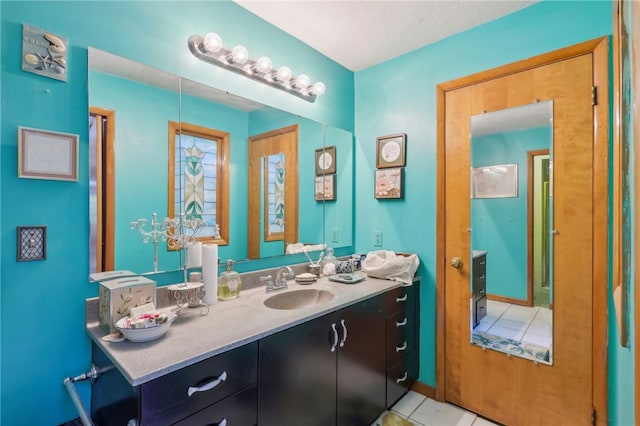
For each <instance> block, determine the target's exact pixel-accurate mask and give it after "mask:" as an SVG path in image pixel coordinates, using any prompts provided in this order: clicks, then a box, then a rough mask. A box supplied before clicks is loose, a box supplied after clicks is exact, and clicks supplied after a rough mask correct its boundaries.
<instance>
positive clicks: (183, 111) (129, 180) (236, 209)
mask: <svg viewBox="0 0 640 426" xmlns="http://www.w3.org/2000/svg"><path fill="white" fill-rule="evenodd" d="M89 105H90V106H91V111H92V112H91V115H92V118H93V119H92V123H93V124H92V127H91V135H92V140H91V142H90V149H92V150H93V151H92V153H91V154H90V155H91V159H92V160H93V159H95V158H102V159H101V160H99V161H97V162H96V163H95V164H93V165H92V172H91V173H92V176H93V178H92V181H91V212H90V214H91V218H90V220H91V236H92V241H91V244H90V247H91V260H92V261H91V264H92V266H91V272H94V271H99V270H118V269H127V270H130V271H133V272H136V273H146V272H148V271H152V270H153V269H154V266H153V265H154V262H153V251H154V250H153V244H150V243H149V244H143V243H142V238H141V235H140V233H139V232H137V231H132V230H131V229H130V223H131V222H132V221H134V220H137V219H141V218H145V219H147V221H148V224H147V227H149V226H150V225H149V224H150V222H151V219H152V214H153V213H156V215H157V218H158V221H160V222H161V221H162V219H164V218H165V217H167V216H169V214H170V212H169V206H170V205H172V204H173V203H170V198H171V192H170V191H169V186H168V185H169V184H168V182H170V179H169V177H168V174H167V173H168V166H167V165H168V164H169V155H170V154H169V147H168V141H169V139H170V135H169V132H170V131H169V122H172V121H173V122H176V123H180V125H181V126H182V128H185V127H186V125H185V123H188V124H191V125H194V126H200V127H203V128H207V129H215V130H218V131H221V132H226V133H228V135H229V155H228V157H227V159H228V167H226V169H225V173H229V177H228V179H227V182H228V185H229V186H228V194H229V195H228V203H226V204H227V206H223V207H227V208H228V215H229V218H228V220H225V219H222V220H220V217H223V216H224V214H221V213H219V210H218V206H216V213H215V215H216V219H215V221H216V222H217V223H218V225H220V226H221V231H224V229H225V222H226V225H227V226H226V228H227V231H226V232H228V234H225V233H224V232H221V234H222V235H221V239H222V240H223V241H222V242H220V244H222V245H221V246H220V250H219V256H220V258H221V259H223V260H224V259H234V260H243V259H248V258H249V257H250V256H249V247H248V230H247V218H248V198H249V197H248V196H247V194H248V188H249V182H248V175H249V172H248V169H249V165H248V147H249V142H248V141H249V139H250V138H251V137H254V136H259V135H263V134H266V133H269V132H273V131H278V130H281V129H284V128H288V127H292V126H296V127H297V129H298V138H297V145H296V149H297V158H296V162H295V164H293V165H292V166H291V167H292V170H294V171H293V172H292V173H291V174H286V175H285V176H286V178H285V188H286V187H287V186H288V185H289V180H290V179H289V176H294V177H295V178H297V179H298V181H299V183H298V189H297V193H296V194H295V196H294V195H291V196H287V195H286V190H285V217H284V221H285V222H284V233H285V234H284V237H283V239H281V240H279V241H265V240H267V239H268V238H265V225H264V224H265V223H266V222H265V214H266V211H265V210H264V205H265V201H264V192H263V191H262V190H259V191H258V197H259V198H260V200H262V201H261V202H260V204H261V205H262V210H260V211H259V213H258V215H257V218H258V219H257V225H258V227H259V231H258V233H257V234H256V235H257V239H258V240H259V241H260V245H261V247H260V250H259V254H258V256H256V258H257V257H260V258H264V257H269V256H280V255H282V254H283V253H285V252H287V249H288V247H289V246H291V247H298V245H302V244H303V243H304V244H307V245H313V247H315V248H318V249H320V248H322V247H323V245H324V244H325V243H326V244H330V245H331V246H333V247H350V246H352V223H351V218H352V215H353V206H352V199H353V197H352V191H353V188H352V185H353V170H352V160H351V156H352V146H353V135H352V133H350V132H347V131H344V130H341V129H335V128H331V127H328V126H325V125H323V124H321V123H318V122H315V121H313V120H309V119H306V118H303V117H300V116H298V115H295V114H291V113H287V112H284V111H280V110H276V109H274V108H270V107H265V106H264V105H262V104H259V103H256V102H253V101H251V100H248V99H244V98H240V97H238V96H234V95H230V94H228V93H226V92H223V91H220V90H217V89H215V88H212V87H210V86H205V85H203V84H201V83H198V82H194V81H192V80H188V79H184V78H180V77H178V76H175V75H172V74H169V73H166V72H163V71H160V70H157V69H154V68H150V67H147V66H144V65H141V64H139V63H136V62H133V61H130V60H127V59H124V58H121V57H118V56H115V55H111V54H109V53H106V52H103V51H100V50H97V49H93V48H89ZM116 118H117V120H116ZM325 133H327V135H332V138H333V139H332V140H331V141H330V144H331V145H336V146H338V149H339V152H340V155H339V156H338V158H339V161H340V162H341V163H342V168H341V169H340V170H338V172H337V175H336V176H337V182H338V189H337V192H338V201H337V202H333V203H331V204H332V207H339V209H338V210H336V209H335V208H334V209H331V208H330V209H328V210H327V213H326V214H328V215H329V216H331V219H329V220H330V221H333V222H327V223H326V226H325V207H324V203H323V202H317V201H315V199H314V161H315V160H314V152H315V150H316V149H318V148H322V147H323V146H324V144H325V140H324V137H325V136H324V135H325ZM97 141H101V142H97ZM102 141H103V142H102ZM282 152H285V154H286V155H285V163H286V162H287V159H288V158H289V157H290V155H289V153H288V151H284V150H283V151H282ZM100 155H102V157H100ZM173 155H174V156H176V157H177V156H178V154H177V151H176V152H174V153H173ZM179 155H180V156H181V158H182V159H183V158H184V155H183V153H180V154H179ZM291 180H293V179H291ZM173 184H174V185H175V186H174V190H175V189H176V187H177V186H178V185H176V184H175V182H173ZM175 193H179V192H174V197H175ZM291 199H297V201H292V202H291V203H289V202H288V201H289V200H291ZM174 201H175V198H174ZM338 204H339V206H338ZM266 205H267V210H268V202H267V203H266ZM290 206H291V208H293V207H295V209H296V214H295V217H297V218H298V224H297V225H298V226H297V228H296V227H295V226H291V227H290V226H288V224H289V217H294V214H291V215H288V214H287V211H286V210H287V209H288V208H290ZM212 208H213V207H212ZM174 210H175V207H174ZM212 217H213V216H212ZM212 220H213V219H212ZM289 228H291V229H289ZM327 229H328V230H329V231H326V230H327ZM331 230H333V231H335V232H333V233H331ZM267 232H268V226H267ZM288 233H291V235H290V236H288ZM327 236H328V237H327ZM326 237H327V238H328V239H325V238H326ZM332 237H333V238H332ZM225 242H226V245H224V244H225ZM267 243H269V244H270V245H271V246H274V248H273V250H272V247H271V246H269V244H267ZM271 243H273V244H271ZM285 243H286V244H287V245H286V246H285ZM276 246H278V247H277V249H276V248H275V247H276ZM267 247H268V248H267ZM179 268H180V259H179V253H178V252H176V251H171V250H167V247H166V242H165V243H162V242H161V243H160V248H159V250H158V269H159V270H160V271H175V270H178V269H179ZM248 270H250V268H249V269H248Z"/></svg>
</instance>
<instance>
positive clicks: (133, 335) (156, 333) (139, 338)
mask: <svg viewBox="0 0 640 426" xmlns="http://www.w3.org/2000/svg"><path fill="white" fill-rule="evenodd" d="M128 319H129V318H128V317H125V318H122V319H120V321H118V322H117V323H116V328H117V329H118V331H120V333H122V335H123V336H124V337H125V338H126V339H127V340H129V341H130V342H150V341H152V340H156V339H159V338H160V337H162V336H164V335H165V333H166V332H167V331H169V327H171V323H172V322H173V321H174V320H175V319H176V316H175V314H173V315H172V316H170V317H169V319H168V320H167V322H165V323H164V324H160V325H156V326H154V327H147V328H125V327H124V326H125V324H126V323H127V320H128Z"/></svg>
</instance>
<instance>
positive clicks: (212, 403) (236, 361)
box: [91, 342, 258, 426]
mask: <svg viewBox="0 0 640 426" xmlns="http://www.w3.org/2000/svg"><path fill="white" fill-rule="evenodd" d="M92 356H93V363H94V364H95V365H97V366H99V367H101V368H102V367H106V366H108V365H109V364H110V362H109V360H108V359H107V358H106V356H105V355H104V353H103V352H102V351H101V350H100V349H99V348H98V347H97V346H95V344H94V346H93V354H92ZM257 358H258V344H257V342H254V343H250V344H247V345H245V346H242V347H239V348H236V349H232V350H230V351H228V352H224V353H222V354H220V355H216V356H213V357H211V358H209V359H206V360H204V361H200V362H198V363H196V364H193V365H191V366H188V367H185V368H182V369H180V370H177V371H175V372H173V373H169V374H166V375H164V376H162V377H159V378H157V379H154V380H151V381H149V382H146V383H143V384H141V385H139V386H131V385H130V384H129V383H128V382H127V381H126V379H125V378H124V376H122V374H121V373H120V372H119V371H118V370H117V369H112V370H111V371H109V372H107V373H105V374H102V375H101V376H100V378H99V379H98V381H97V382H96V383H94V384H93V386H92V394H91V413H92V418H93V419H94V421H95V423H96V424H97V425H100V426H103V425H126V424H137V425H153V426H156V425H173V424H179V425H183V426H184V425H194V426H203V425H212V424H213V425H215V424H220V423H222V424H224V423H225V422H226V423H228V424H242V425H254V424H257V419H256V413H257V383H256V381H257V363H258V362H257ZM130 420H135V422H136V423H129V422H130ZM232 421H233V422H232Z"/></svg>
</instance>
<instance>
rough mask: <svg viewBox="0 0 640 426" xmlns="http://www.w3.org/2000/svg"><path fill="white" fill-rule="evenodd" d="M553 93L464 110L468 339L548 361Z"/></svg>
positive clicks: (550, 313)
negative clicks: (467, 122)
mask: <svg viewBox="0 0 640 426" xmlns="http://www.w3.org/2000/svg"><path fill="white" fill-rule="evenodd" d="M552 141H553V101H545V102H536V103H533V104H530V105H524V106H520V107H516V108H510V109H506V110H502V111H496V112H491V113H485V114H481V115H476V116H473V117H471V188H472V193H471V229H472V232H471V248H472V259H471V264H472V273H471V282H470V288H471V301H470V302H471V303H470V305H471V341H472V343H473V344H476V345H479V346H483V347H486V348H491V349H495V350H498V351H501V352H506V353H508V354H510V355H515V356H520V357H523V358H528V359H531V360H533V361H535V362H541V363H546V364H552V363H553V357H552V354H553V350H552V347H553V311H552V309H553V291H552V289H553V264H552V258H553V246H552V239H551V238H550V235H551V232H552V226H553V224H552V222H553V216H552V212H553V205H552V197H553V193H552V187H553V183H552V182H553V176H552V167H551V164H552V153H553V146H552Z"/></svg>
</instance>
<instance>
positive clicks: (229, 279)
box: [218, 259, 242, 300]
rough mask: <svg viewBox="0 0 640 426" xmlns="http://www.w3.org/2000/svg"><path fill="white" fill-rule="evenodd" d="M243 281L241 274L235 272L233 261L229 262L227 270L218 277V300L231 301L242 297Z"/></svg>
mask: <svg viewBox="0 0 640 426" xmlns="http://www.w3.org/2000/svg"><path fill="white" fill-rule="evenodd" d="M241 288H242V279H241V278H240V274H239V273H237V272H236V271H234V270H233V260H231V259H229V260H227V270H226V271H224V272H223V273H221V274H220V276H219V277H218V299H220V300H230V299H235V298H236V297H238V296H239V295H240V289H241Z"/></svg>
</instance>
